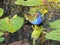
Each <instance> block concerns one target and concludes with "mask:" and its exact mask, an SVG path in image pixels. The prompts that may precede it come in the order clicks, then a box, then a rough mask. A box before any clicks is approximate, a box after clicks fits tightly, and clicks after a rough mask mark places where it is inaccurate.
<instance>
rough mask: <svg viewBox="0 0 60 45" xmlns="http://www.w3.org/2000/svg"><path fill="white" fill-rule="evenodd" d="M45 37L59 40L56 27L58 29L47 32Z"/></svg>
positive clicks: (58, 32)
mask: <svg viewBox="0 0 60 45" xmlns="http://www.w3.org/2000/svg"><path fill="white" fill-rule="evenodd" d="M46 38H47V39H51V40H56V41H60V30H59V29H58V30H54V31H51V32H49V33H47V35H46Z"/></svg>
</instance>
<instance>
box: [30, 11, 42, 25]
mask: <svg viewBox="0 0 60 45" xmlns="http://www.w3.org/2000/svg"><path fill="white" fill-rule="evenodd" d="M31 23H32V24H36V25H38V24H41V23H42V16H41V13H40V12H38V16H37V17H36V18H35V19H34V21H32V22H31Z"/></svg>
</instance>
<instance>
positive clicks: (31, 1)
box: [15, 0, 40, 6]
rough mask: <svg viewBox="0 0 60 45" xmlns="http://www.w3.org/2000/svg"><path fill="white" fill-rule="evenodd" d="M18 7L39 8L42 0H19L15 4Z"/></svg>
mask: <svg viewBox="0 0 60 45" xmlns="http://www.w3.org/2000/svg"><path fill="white" fill-rule="evenodd" d="M15 4H16V5H23V6H39V5H40V0H37V1H35V0H27V1H24V0H22V1H21V0H17V1H16V2H15Z"/></svg>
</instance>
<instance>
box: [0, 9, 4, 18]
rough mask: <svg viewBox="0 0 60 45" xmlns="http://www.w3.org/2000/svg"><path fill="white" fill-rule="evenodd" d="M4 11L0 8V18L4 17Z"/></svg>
mask: <svg viewBox="0 0 60 45" xmlns="http://www.w3.org/2000/svg"><path fill="white" fill-rule="evenodd" d="M3 13H4V10H3V9H2V8H0V17H1V16H2V15H3Z"/></svg>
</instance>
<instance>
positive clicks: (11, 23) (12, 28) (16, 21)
mask: <svg viewBox="0 0 60 45" xmlns="http://www.w3.org/2000/svg"><path fill="white" fill-rule="evenodd" d="M23 23H24V18H21V17H19V16H17V15H15V16H14V17H13V18H11V19H9V18H8V17H6V18H4V19H0V30H2V31H8V32H10V33H14V32H16V31H17V30H18V29H19V28H21V27H22V26H23Z"/></svg>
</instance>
